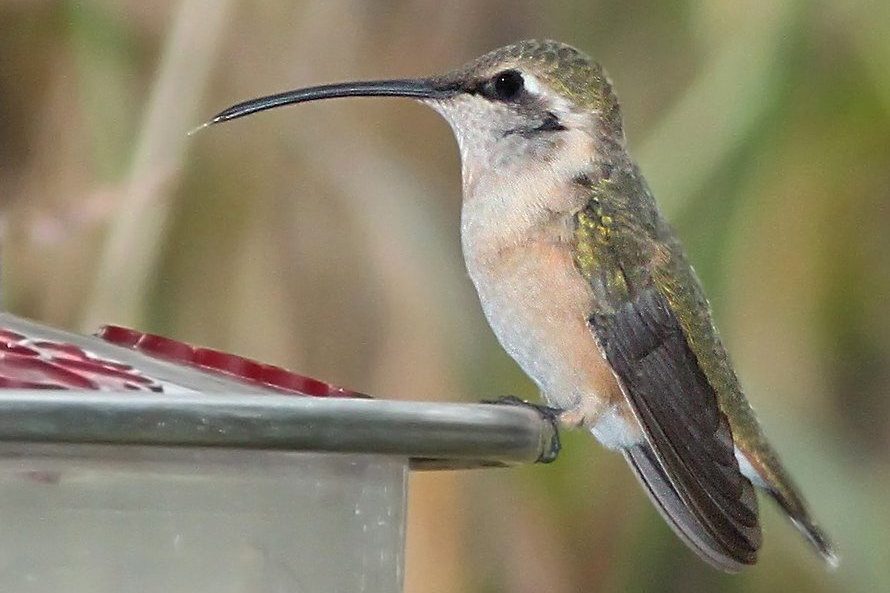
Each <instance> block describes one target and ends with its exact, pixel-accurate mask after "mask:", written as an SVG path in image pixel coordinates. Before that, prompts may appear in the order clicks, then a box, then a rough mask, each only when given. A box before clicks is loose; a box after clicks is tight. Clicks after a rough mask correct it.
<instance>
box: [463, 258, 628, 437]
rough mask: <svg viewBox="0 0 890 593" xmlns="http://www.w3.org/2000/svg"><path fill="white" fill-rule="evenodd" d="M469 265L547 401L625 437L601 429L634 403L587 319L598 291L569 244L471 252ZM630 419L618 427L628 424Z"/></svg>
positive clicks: (510, 349) (502, 336)
mask: <svg viewBox="0 0 890 593" xmlns="http://www.w3.org/2000/svg"><path fill="white" fill-rule="evenodd" d="M467 265H468V268H469V272H470V277H471V278H472V279H473V282H474V284H475V285H476V290H477V291H478V293H479V298H480V300H481V302H482V308H483V310H484V312H485V316H486V318H487V319H488V322H489V324H490V325H491V328H492V330H493V331H494V333H495V335H496V336H497V338H498V340H499V341H500V342H501V345H502V346H503V347H504V349H505V350H506V351H507V353H508V354H509V355H510V356H511V357H513V359H514V360H516V362H517V363H518V364H519V366H520V367H522V369H523V370H524V371H525V373H526V374H527V375H528V376H529V377H531V379H532V380H533V381H534V382H535V383H537V384H538V386H539V387H540V388H541V392H542V394H543V396H544V397H545V399H546V400H547V402H548V403H549V404H550V405H552V406H555V407H558V408H561V409H565V410H570V411H572V412H578V413H580V414H581V415H583V422H584V425H585V426H587V427H589V428H590V429H592V430H593V432H594V434H596V435H597V436H598V437H600V440H602V441H604V442H605V444H607V445H616V446H617V445H626V444H627V443H626V442H624V441H626V440H627V438H628V437H627V435H617V436H614V438H613V437H612V436H610V435H605V436H606V438H603V437H602V436H601V435H600V434H599V433H600V432H602V430H599V431H598V430H597V423H598V422H600V421H601V420H603V421H606V422H609V423H615V422H616V421H618V422H619V424H621V423H624V424H626V423H627V417H628V416H629V411H628V410H627V407H626V404H625V403H624V397H623V395H622V394H621V392H620V389H619V387H618V385H617V383H616V381H615V378H614V376H613V375H612V373H611V371H610V369H609V368H608V366H607V365H606V363H605V361H604V359H603V357H602V355H601V354H600V352H599V349H598V348H597V345H596V343H595V341H594V338H593V336H592V335H591V333H590V329H589V328H588V326H587V319H588V317H589V315H590V314H591V312H592V311H593V301H592V295H591V293H590V289H589V288H588V286H587V284H586V282H584V280H583V278H582V277H581V276H580V275H579V274H578V272H577V271H576V270H575V267H574V264H573V261H572V256H571V251H570V249H569V247H568V246H567V245H565V244H559V243H548V242H540V243H531V244H524V245H521V246H517V247H514V248H512V249H509V250H504V251H501V252H500V253H498V254H497V256H496V257H489V258H482V257H474V254H468V257H467ZM624 424H622V425H621V426H620V427H618V428H617V429H615V430H618V432H627V430H628V427H627V426H624ZM600 428H601V429H605V431H606V432H608V433H611V432H613V429H611V428H608V427H605V426H603V427H600ZM629 438H631V440H636V436H633V435H632V436H631V437H629ZM606 441H616V442H606ZM617 441H621V442H617Z"/></svg>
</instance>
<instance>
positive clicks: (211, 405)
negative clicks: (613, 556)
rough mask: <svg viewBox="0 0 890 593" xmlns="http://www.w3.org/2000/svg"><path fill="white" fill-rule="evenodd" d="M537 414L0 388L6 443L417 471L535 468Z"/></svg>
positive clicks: (541, 433) (542, 426)
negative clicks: (286, 456) (344, 462)
mask: <svg viewBox="0 0 890 593" xmlns="http://www.w3.org/2000/svg"><path fill="white" fill-rule="evenodd" d="M554 436H555V435H554V432H553V428H552V426H551V425H550V423H549V422H547V421H546V420H544V419H542V418H541V417H540V416H539V415H538V414H537V413H536V412H534V411H533V410H530V409H526V408H522V407H514V406H498V405H490V404H456V403H427V402H407V401H391V400H365V399H348V398H331V399H326V398H310V397H300V396H289V395H271V394H266V395H255V394H250V393H241V392H230V393H213V394H202V393H196V394H190V393H189V394H176V395H171V394H162V393H157V394H156V393H146V392H135V391H134V392H126V393H110V392H96V391H53V392H49V391H40V390H0V441H5V442H25V443H63V444H64V443H71V444H105V445H109V444H110V445H121V446H127V445H143V446H146V445H148V446H162V447H210V448H233V449H271V450H283V451H316V452H332V453H373V454H387V455H404V456H406V457H408V458H410V459H411V466H412V468H415V469H458V468H468V467H489V466H505V465H515V464H521V463H533V462H535V461H537V460H539V459H540V458H541V457H542V453H544V452H546V451H547V449H548V448H549V447H550V444H551V440H552V439H553V438H554Z"/></svg>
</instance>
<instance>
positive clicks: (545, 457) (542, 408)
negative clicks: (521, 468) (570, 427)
mask: <svg viewBox="0 0 890 593" xmlns="http://www.w3.org/2000/svg"><path fill="white" fill-rule="evenodd" d="M482 403H483V404H491V405H501V406H519V407H522V408H531V409H532V410H534V411H535V412H537V413H538V415H540V416H541V418H543V419H544V420H546V421H547V422H548V423H549V424H550V427H551V429H552V431H553V432H552V434H551V435H549V443H548V444H547V445H546V446H545V447H544V449H543V451H542V453H541V456H540V457H538V459H537V461H536V463H553V462H554V461H556V458H557V456H558V455H559V452H560V450H561V449H562V443H561V442H560V440H559V426H560V415H561V414H562V412H563V410H560V409H559V408H554V407H551V406H547V405H544V404H535V403H532V402H528V401H525V400H524V399H520V398H518V397H516V396H515V395H506V396H504V397H500V398H498V399H488V400H482Z"/></svg>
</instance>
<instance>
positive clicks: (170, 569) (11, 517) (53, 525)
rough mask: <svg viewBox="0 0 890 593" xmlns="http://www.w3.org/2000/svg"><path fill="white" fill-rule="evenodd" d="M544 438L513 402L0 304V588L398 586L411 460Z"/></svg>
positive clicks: (539, 442) (495, 459)
mask: <svg viewBox="0 0 890 593" xmlns="http://www.w3.org/2000/svg"><path fill="white" fill-rule="evenodd" d="M553 437H554V433H553V430H552V427H551V426H550V424H549V423H548V422H546V421H544V420H542V419H541V418H540V417H539V416H538V415H537V414H536V413H535V412H534V411H532V410H528V409H524V408H521V407H512V406H492V405H484V404H448V403H421V402H406V401H384V400H378V399H372V398H370V397H368V396H366V395H363V394H359V393H355V392H352V391H348V390H344V389H340V388H337V387H334V386H332V385H329V384H327V383H323V382H320V381H316V380H313V379H309V378H307V377H303V376H300V375H297V374H295V373H291V372H289V371H287V370H285V369H282V368H280V367H276V366H271V365H266V364H262V363H260V362H257V361H253V360H249V359H246V358H242V357H239V356H235V355H232V354H228V353H225V352H220V351H217V350H211V349H205V348H197V347H193V346H191V345H188V344H184V343H182V342H177V341H174V340H170V339H167V338H163V337H160V336H155V335H150V334H144V333H140V332H137V331H133V330H130V329H125V328H120V327H105V328H103V329H102V330H101V331H100V332H99V333H98V334H97V335H95V336H84V335H77V334H72V333H68V332H63V331H59V330H57V329H54V328H50V327H46V326H42V325H39V324H36V323H34V322H31V321H28V320H25V319H21V318H18V317H15V316H13V315H10V314H6V313H0V591H15V592H17V593H57V592H59V591H65V592H66V593H121V592H124V591H139V592H140V593H179V592H182V593H205V592H206V593H211V592H212V593H282V592H287V593H299V592H313V593H314V592H319V591H325V592H336V591H344V592H350V593H352V592H356V593H358V592H369V593H371V592H381V593H382V592H386V593H392V592H394V591H400V590H401V589H402V580H403V574H404V546H405V523H406V495H407V488H408V480H407V477H408V474H409V472H410V471H416V470H425V469H434V470H437V471H444V470H451V469H458V468H474V467H475V468H478V467H495V466H509V465H515V464H521V463H532V462H534V461H536V460H538V459H539V458H541V456H542V453H544V452H546V451H547V450H548V448H549V447H550V441H551V439H552V438H553Z"/></svg>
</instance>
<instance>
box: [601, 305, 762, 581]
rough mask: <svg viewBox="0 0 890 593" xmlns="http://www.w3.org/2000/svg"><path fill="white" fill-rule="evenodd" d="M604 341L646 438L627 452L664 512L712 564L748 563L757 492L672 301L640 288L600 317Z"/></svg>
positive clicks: (754, 538)
mask: <svg viewBox="0 0 890 593" xmlns="http://www.w3.org/2000/svg"><path fill="white" fill-rule="evenodd" d="M590 325H591V327H592V329H593V331H594V334H595V336H596V338H597V342H598V344H599V346H600V348H601V350H602V351H603V354H604V356H605V357H606V359H607V360H608V362H609V364H610V366H611V367H612V370H613V372H614V373H615V375H616V377H617V378H618V380H619V382H620V383H621V386H622V389H623V391H624V393H625V395H626V397H627V399H628V402H629V404H630V406H631V408H632V409H633V411H634V414H635V415H636V417H637V419H638V420H639V422H640V424H641V426H642V427H643V431H644V433H645V435H646V443H644V444H642V445H639V446H637V447H634V448H632V449H630V450H628V451H627V453H626V455H627V459H628V462H629V463H630V464H631V466H632V467H633V468H634V469H635V470H636V472H637V475H638V477H639V478H640V479H641V481H642V482H643V483H644V485H645V486H646V489H647V490H648V492H649V494H650V496H651V497H652V499H653V500H654V501H655V502H656V505H657V506H658V507H659V510H661V512H662V514H664V515H665V517H666V518H667V519H668V522H669V523H670V524H671V526H672V527H674V529H675V531H677V533H678V534H679V535H680V536H681V538H682V539H683V540H684V541H686V543H687V544H689V545H690V546H691V547H692V548H693V549H694V550H695V551H696V552H698V553H699V555H701V556H702V558H704V559H705V560H706V561H708V562H710V563H711V564H713V565H715V566H717V567H718V568H722V569H724V570H730V571H732V570H738V569H739V568H741V567H742V566H743V565H746V564H753V563H754V562H756V560H757V550H758V549H759V547H760V542H761V534H760V526H759V523H758V519H757V498H756V496H755V494H754V489H753V487H752V485H751V483H750V482H749V481H748V479H747V478H745V477H744V476H743V475H742V473H741V472H740V471H739V466H738V462H737V461H736V458H735V453H734V448H733V440H732V432H731V429H730V426H729V423H728V421H727V419H726V416H725V415H724V414H723V413H722V412H721V410H720V407H719V405H718V403H717V397H716V394H715V393H714V389H713V387H712V386H711V385H710V383H709V382H708V379H707V377H706V376H705V374H704V373H703V372H702V370H701V368H700V367H699V364H698V361H697V359H696V357H695V354H694V353H693V352H692V350H691V349H690V347H689V344H688V342H687V340H686V336H685V335H684V333H683V330H682V327H681V325H680V323H679V321H678V319H677V317H676V315H675V314H674V312H673V311H672V309H671V307H670V305H669V303H668V301H667V299H665V297H664V295H662V293H661V292H660V291H658V290H657V289H656V288H647V289H645V290H642V291H640V292H638V293H637V294H636V295H635V297H634V298H632V299H631V300H629V301H627V302H625V303H624V304H623V305H621V306H619V307H618V308H617V309H616V310H615V312H614V313H611V314H597V315H594V316H593V317H591V319H590Z"/></svg>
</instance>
